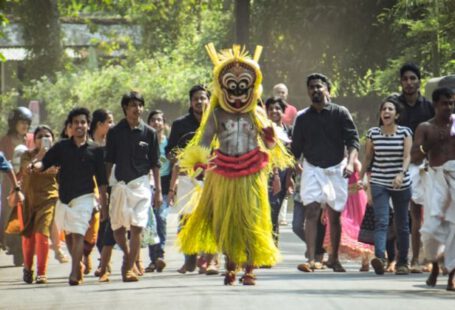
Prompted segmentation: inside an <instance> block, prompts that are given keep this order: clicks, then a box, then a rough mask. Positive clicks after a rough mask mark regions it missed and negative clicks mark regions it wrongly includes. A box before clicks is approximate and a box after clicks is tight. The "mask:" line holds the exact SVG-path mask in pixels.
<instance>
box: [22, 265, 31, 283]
mask: <svg viewBox="0 0 455 310" xmlns="http://www.w3.org/2000/svg"><path fill="white" fill-rule="evenodd" d="M22 279H23V280H24V282H25V283H28V284H32V283H33V270H27V269H25V268H24V271H23V277H22Z"/></svg>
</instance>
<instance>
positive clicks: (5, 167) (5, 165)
mask: <svg viewBox="0 0 455 310" xmlns="http://www.w3.org/2000/svg"><path fill="white" fill-rule="evenodd" d="M11 169H12V166H11V164H10V163H9V161H8V160H7V159H6V157H5V155H4V154H3V152H0V171H4V172H8V171H10V170H11Z"/></svg>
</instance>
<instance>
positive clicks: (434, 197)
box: [420, 160, 455, 270]
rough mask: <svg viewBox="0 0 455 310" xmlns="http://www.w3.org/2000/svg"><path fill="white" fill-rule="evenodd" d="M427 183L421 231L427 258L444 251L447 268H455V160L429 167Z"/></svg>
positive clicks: (433, 258) (431, 259)
mask: <svg viewBox="0 0 455 310" xmlns="http://www.w3.org/2000/svg"><path fill="white" fill-rule="evenodd" d="M426 180H427V182H425V203H424V220H423V225H422V228H421V229H420V233H421V235H422V243H423V249H424V255H425V258H427V259H428V260H430V261H435V260H436V259H437V258H438V256H439V255H440V254H442V252H444V264H445V266H446V268H447V269H448V270H453V269H454V268H455V160H452V161H448V162H446V163H445V164H444V165H442V166H440V167H432V168H430V170H429V172H428V174H427V177H426Z"/></svg>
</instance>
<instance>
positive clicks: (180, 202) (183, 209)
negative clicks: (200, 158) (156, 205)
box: [175, 175, 203, 214]
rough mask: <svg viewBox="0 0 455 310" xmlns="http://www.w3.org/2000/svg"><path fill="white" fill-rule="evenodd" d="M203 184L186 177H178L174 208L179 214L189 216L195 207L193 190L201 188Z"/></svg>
mask: <svg viewBox="0 0 455 310" xmlns="http://www.w3.org/2000/svg"><path fill="white" fill-rule="evenodd" d="M202 185H203V182H202V181H198V180H196V179H193V178H191V177H189V176H187V175H179V177H178V190H177V195H176V197H175V208H176V210H177V211H178V212H179V213H180V214H191V213H192V212H193V209H194V207H195V206H196V203H197V202H196V201H192V199H193V200H194V199H195V197H198V195H193V192H194V190H195V189H196V188H197V187H199V189H201V188H202Z"/></svg>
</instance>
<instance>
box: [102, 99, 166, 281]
mask: <svg viewBox="0 0 455 310" xmlns="http://www.w3.org/2000/svg"><path fill="white" fill-rule="evenodd" d="M121 105H122V109H123V113H124V114H125V118H124V119H123V120H121V121H120V122H119V123H118V124H117V125H116V126H115V127H114V128H112V129H111V130H110V131H109V133H108V135H107V143H106V159H105V161H106V168H107V174H108V176H110V174H111V170H112V166H113V164H115V165H116V166H115V178H116V179H117V180H118V183H117V184H115V185H114V186H113V187H112V194H111V203H110V207H109V216H110V219H111V226H112V230H113V231H114V237H115V241H116V242H117V244H118V245H119V246H120V248H121V249H122V251H123V254H124V256H123V264H122V270H121V271H122V279H123V281H124V282H135V281H138V280H139V278H138V275H137V274H136V273H135V272H134V265H135V263H136V260H137V259H138V257H139V251H140V245H141V233H142V230H143V229H144V228H145V227H146V226H147V222H148V216H149V210H150V208H151V199H152V192H151V189H150V181H149V174H150V171H152V172H153V179H154V184H155V195H154V196H153V197H154V201H153V205H154V206H160V205H161V203H162V196H161V181H160V172H159V169H160V161H159V158H160V150H159V143H158V139H157V135H156V133H155V131H154V130H153V129H152V128H151V127H149V126H148V125H146V124H145V123H144V121H143V120H142V119H141V115H142V113H143V111H144V98H143V97H142V96H141V95H140V94H139V93H138V92H135V91H131V92H129V93H127V94H125V95H123V98H122V101H121ZM107 211H108V210H107V209H104V210H102V212H103V214H106V213H107ZM127 231H130V242H129V246H128V243H127V237H126V232H127Z"/></svg>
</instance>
